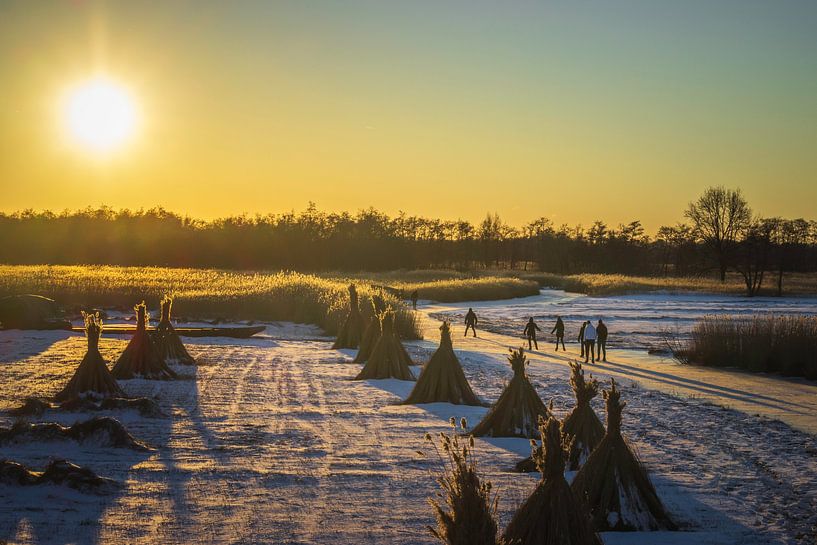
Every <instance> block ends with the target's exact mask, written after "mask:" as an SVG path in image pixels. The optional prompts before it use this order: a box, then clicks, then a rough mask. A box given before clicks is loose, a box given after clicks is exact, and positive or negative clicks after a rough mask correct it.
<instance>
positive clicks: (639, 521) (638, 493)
mask: <svg viewBox="0 0 817 545" xmlns="http://www.w3.org/2000/svg"><path fill="white" fill-rule="evenodd" d="M604 399H605V402H606V405H607V433H606V434H605V435H604V438H603V439H602V440H601V442H600V443H599V445H598V446H597V447H596V449H595V450H594V451H593V453H592V454H590V457H589V458H588V459H587V462H586V463H585V464H584V466H582V468H581V470H579V472H578V473H577V474H576V477H575V479H574V480H573V483H572V484H571V488H572V489H573V491H574V492H575V494H576V495H577V496H578V497H579V498H581V499H582V500H583V502H584V503H585V504H586V505H587V507H588V509H589V511H590V513H591V514H592V516H593V524H594V526H595V528H596V529H597V530H599V531H608V530H639V531H645V530H673V529H676V526H675V524H674V523H673V522H672V520H670V518H669V515H668V514H667V512H666V510H665V509H664V506H663V504H662V503H661V500H660V499H659V498H658V494H657V493H656V491H655V487H654V486H653V484H652V482H650V478H649V476H648V475H647V471H646V469H645V468H644V466H643V465H642V464H641V462H640V461H639V459H638V458H637V457H636V455H635V453H634V452H633V451H632V449H631V448H630V446H629V445H628V444H627V442H626V441H625V440H624V436H623V435H622V434H621V413H622V411H623V410H624V407H626V405H627V404H626V403H623V402H621V392H620V391H619V390H618V389H617V388H616V382H615V380H611V384H610V389H609V390H605V391H604Z"/></svg>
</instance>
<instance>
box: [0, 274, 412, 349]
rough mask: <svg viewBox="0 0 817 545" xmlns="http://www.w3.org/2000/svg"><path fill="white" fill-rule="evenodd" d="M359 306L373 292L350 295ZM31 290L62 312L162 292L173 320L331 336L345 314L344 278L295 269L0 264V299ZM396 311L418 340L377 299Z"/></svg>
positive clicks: (124, 303)
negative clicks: (250, 324) (307, 328)
mask: <svg viewBox="0 0 817 545" xmlns="http://www.w3.org/2000/svg"><path fill="white" fill-rule="evenodd" d="M358 292H359V294H360V298H361V307H363V308H369V307H370V306H371V305H370V304H369V302H368V301H369V300H370V299H371V296H372V295H374V294H375V293H376V290H375V289H373V288H371V287H370V286H369V285H368V283H364V282H361V284H360V286H359V290H358ZM20 293H36V294H39V295H44V296H46V297H50V298H52V299H55V300H56V301H57V302H58V303H60V304H61V305H63V306H65V307H67V308H76V309H81V308H121V309H123V310H124V309H130V308H131V307H132V306H133V304H134V303H135V302H139V301H141V300H143V299H144V300H145V301H146V302H148V304H149V306H150V307H151V308H155V309H158V305H159V301H160V300H161V299H162V297H163V296H165V295H170V296H172V297H173V299H174V307H175V308H176V309H178V313H179V315H180V316H184V317H187V318H221V319H231V320H285V321H292V322H297V323H308V324H316V325H319V326H320V327H322V328H323V329H324V330H325V331H326V332H327V333H328V334H331V335H334V334H336V333H337V331H338V328H339V327H340V325H341V324H342V323H343V319H344V318H345V317H346V314H348V311H349V295H348V281H346V280H334V279H329V278H319V277H317V276H314V275H308V274H301V273H295V272H253V273H245V272H234V271H224V270H217V269H173V268H164V267H115V266H96V265H95V266H63V265H59V266H58V265H54V266H51V265H21V266H10V265H0V296H3V295H11V294H20ZM383 297H384V299H385V300H386V303H387V304H388V305H389V306H391V307H393V308H394V309H395V311H396V317H395V320H396V327H397V329H398V331H399V333H400V336H401V337H402V338H404V339H417V338H420V327H419V323H418V318H417V316H416V315H415V314H414V313H413V312H411V311H410V310H408V309H407V308H406V307H405V306H404V305H403V303H402V302H401V301H399V300H398V299H397V298H396V297H394V296H393V295H389V294H383Z"/></svg>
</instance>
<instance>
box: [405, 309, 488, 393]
mask: <svg viewBox="0 0 817 545" xmlns="http://www.w3.org/2000/svg"><path fill="white" fill-rule="evenodd" d="M436 402H444V403H453V404H454V405H482V401H480V399H479V398H478V397H477V395H476V394H475V393H474V391H473V390H472V389H471V385H470V384H468V379H467V378H465V373H464V372H463V370H462V366H461V365H460V361H459V360H458V359H457V355H456V354H455V353H454V346H453V344H452V342H451V326H450V325H449V323H448V322H443V324H442V325H441V326H440V347H439V348H437V351H436V352H434V355H433V356H431V359H430V360H429V361H428V363H427V364H426V365H425V367H424V368H423V371H422V373H420V378H418V379H417V384H415V385H414V389H413V390H412V391H411V394H409V396H408V398H406V400H405V401H404V402H403V403H405V404H416V403H436Z"/></svg>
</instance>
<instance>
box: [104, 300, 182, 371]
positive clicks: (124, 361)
mask: <svg viewBox="0 0 817 545" xmlns="http://www.w3.org/2000/svg"><path fill="white" fill-rule="evenodd" d="M133 309H134V310H135V311H136V333H134V334H133V337H132V338H131V340H130V343H128V346H127V347H126V348H125V351H124V352H122V354H121V355H120V356H119V359H118V360H116V364H115V365H114V366H113V369H112V370H111V373H112V374H113V376H114V377H115V378H118V379H129V378H136V377H139V378H147V379H160V380H167V379H174V378H176V373H175V372H173V370H172V369H170V368H169V367H168V366H167V363H165V360H164V359H163V358H162V356H161V354H159V349H158V348H156V344H155V343H154V342H153V339H152V338H151V336H150V335H149V334H148V331H147V321H148V317H147V314H148V313H147V308H146V307H145V302H144V301H142V302H141V303H140V304H138V305H136V306H135V307H133Z"/></svg>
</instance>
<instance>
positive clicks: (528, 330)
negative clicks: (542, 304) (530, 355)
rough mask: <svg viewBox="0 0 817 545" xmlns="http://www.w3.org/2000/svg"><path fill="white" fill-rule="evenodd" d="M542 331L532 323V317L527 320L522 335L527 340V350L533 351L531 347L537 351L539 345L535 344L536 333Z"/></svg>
mask: <svg viewBox="0 0 817 545" xmlns="http://www.w3.org/2000/svg"><path fill="white" fill-rule="evenodd" d="M537 331H542V330H541V329H539V326H538V325H536V322H534V321H533V317H532V316H531V317H530V319H529V320H528V324H527V325H526V326H525V331H523V332H522V333H523V334H524V335H525V337H526V338H527V339H528V350H533V347H534V346H535V347H536V350H539V343H537V342H536V332H537Z"/></svg>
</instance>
